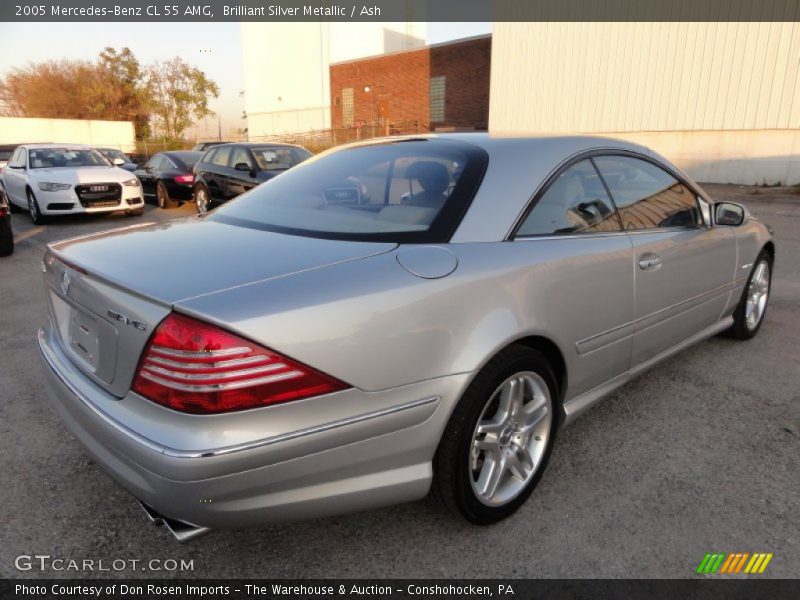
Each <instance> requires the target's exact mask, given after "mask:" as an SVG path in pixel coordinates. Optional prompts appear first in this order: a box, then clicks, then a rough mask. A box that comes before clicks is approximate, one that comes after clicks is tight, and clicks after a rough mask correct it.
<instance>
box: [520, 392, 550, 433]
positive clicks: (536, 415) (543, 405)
mask: <svg viewBox="0 0 800 600" xmlns="http://www.w3.org/2000/svg"><path fill="white" fill-rule="evenodd" d="M547 413H548V409H547V402H545V401H544V399H542V401H541V402H538V403H537V404H536V406H534V407H533V408H531V409H526V410H525V412H524V413H523V415H524V418H523V419H522V427H520V428H519V432H520V433H529V432H531V431H533V430H534V429H535V428H536V426H537V425H538V424H539V423H540V422H541V420H542V419H544V418H545V417H546V416H547Z"/></svg>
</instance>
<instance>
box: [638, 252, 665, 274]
mask: <svg viewBox="0 0 800 600" xmlns="http://www.w3.org/2000/svg"><path fill="white" fill-rule="evenodd" d="M660 266H661V257H660V256H659V255H658V254H653V253H652V252H646V253H645V254H642V255H641V256H640V257H639V268H640V269H643V270H645V271H655V270H656V269H658V268H659V267H660Z"/></svg>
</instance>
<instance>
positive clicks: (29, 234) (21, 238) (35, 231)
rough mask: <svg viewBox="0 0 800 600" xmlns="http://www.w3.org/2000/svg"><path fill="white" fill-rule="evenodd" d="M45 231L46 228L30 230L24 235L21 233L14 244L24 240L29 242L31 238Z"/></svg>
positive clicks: (15, 238)
mask: <svg viewBox="0 0 800 600" xmlns="http://www.w3.org/2000/svg"><path fill="white" fill-rule="evenodd" d="M43 231H44V227H34V228H33V229H29V230H28V231H26V232H24V233H20V234H19V235H17V236H15V237H14V243H15V244H19V243H20V242H21V241H22V240H27V239H28V238H29V237H33V236H34V235H37V234H39V233H42V232H43Z"/></svg>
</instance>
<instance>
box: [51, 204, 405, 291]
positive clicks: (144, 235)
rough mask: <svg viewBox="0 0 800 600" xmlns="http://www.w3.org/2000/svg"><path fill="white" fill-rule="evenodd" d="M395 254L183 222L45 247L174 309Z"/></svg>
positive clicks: (385, 248)
mask: <svg viewBox="0 0 800 600" xmlns="http://www.w3.org/2000/svg"><path fill="white" fill-rule="evenodd" d="M395 247H396V244H393V243H376V242H375V243H373V242H347V241H336V240H322V239H314V238H306V237H300V236H291V235H284V234H279V233H272V232H268V231H260V230H256V229H250V228H246V227H240V226H237V225H229V224H225V223H218V222H214V221H208V220H205V219H202V218H199V217H189V218H186V219H175V220H173V221H170V222H169V223H165V224H155V223H143V224H140V225H134V226H132V227H124V228H121V229H115V230H111V231H106V232H102V233H98V234H93V235H88V236H83V237H79V238H73V239H70V240H65V241H63V242H58V243H55V244H51V245H50V250H51V251H52V252H53V253H55V254H56V255H57V256H59V257H61V258H62V259H64V260H65V261H67V262H68V263H71V264H72V265H74V266H78V267H81V268H83V269H85V270H86V271H87V272H88V273H89V274H90V275H91V276H95V277H98V278H100V279H103V280H105V281H107V282H109V283H112V284H114V285H117V286H119V287H121V288H124V289H127V290H130V291H133V292H136V293H138V294H141V295H144V296H146V297H148V298H151V299H154V300H158V301H160V302H165V303H168V304H173V303H175V302H178V301H179V300H185V299H188V298H194V297H197V296H202V295H205V294H210V293H214V292H218V291H221V290H226V289H230V288H235V287H240V286H243V285H247V284H251V283H255V282H260V281H265V280H268V279H273V278H276V277H284V276H287V275H291V274H292V273H297V272H300V271H307V270H310V269H318V268H321V267H326V266H329V265H333V264H336V263H342V262H348V261H352V260H356V259H359V258H365V257H367V256H374V255H377V254H382V253H384V252H389V251H391V250H393V249H394V248H395Z"/></svg>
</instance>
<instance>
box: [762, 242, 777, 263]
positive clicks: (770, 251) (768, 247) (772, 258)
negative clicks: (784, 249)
mask: <svg viewBox="0 0 800 600" xmlns="http://www.w3.org/2000/svg"><path fill="white" fill-rule="evenodd" d="M762 250H766V251H767V253H768V254H769V259H770V262H771V263H773V264H774V263H775V243H774V242H773V241H772V240H770V241H768V242H767V243H766V244H764V247H763V248H762Z"/></svg>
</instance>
